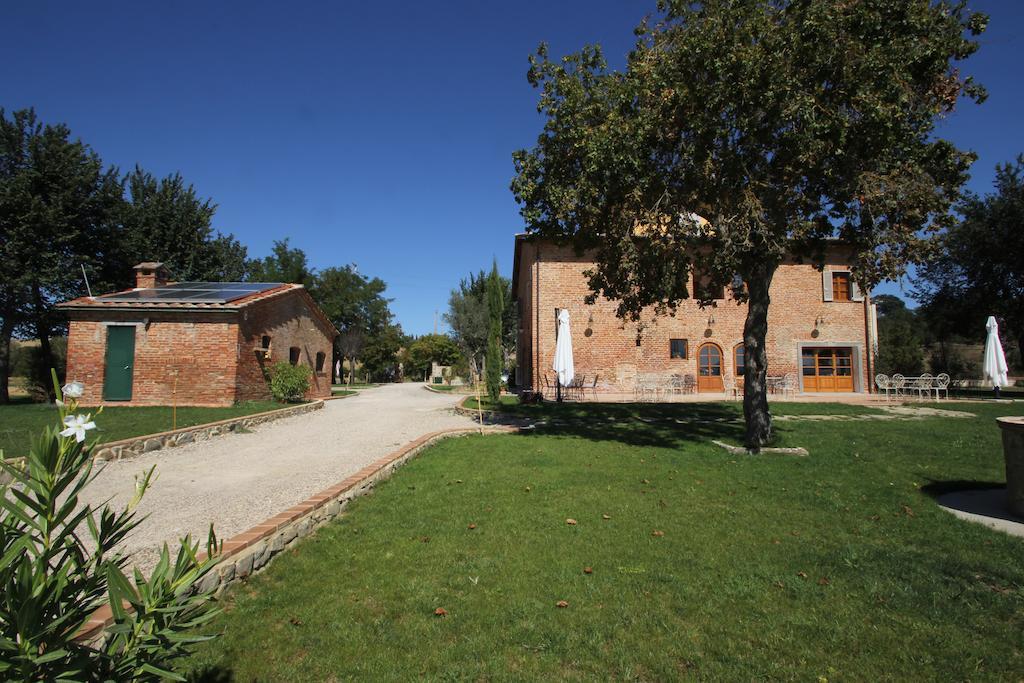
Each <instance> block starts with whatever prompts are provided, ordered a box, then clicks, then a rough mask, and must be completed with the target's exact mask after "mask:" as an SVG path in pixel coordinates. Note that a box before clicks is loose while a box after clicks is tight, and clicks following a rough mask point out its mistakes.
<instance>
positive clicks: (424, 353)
mask: <svg viewBox="0 0 1024 683" xmlns="http://www.w3.org/2000/svg"><path fill="white" fill-rule="evenodd" d="M459 358H460V353H459V347H458V345H457V344H456V343H455V342H454V341H453V340H452V338H451V337H449V336H447V335H444V334H425V335H423V336H422V337H417V338H416V339H413V340H411V341H410V342H409V344H408V346H406V348H405V353H404V354H403V362H404V364H405V372H406V374H407V375H409V376H411V377H420V376H423V375H426V374H427V373H428V372H429V371H430V364H431V363H437V364H438V365H455V364H456V363H458V362H459Z"/></svg>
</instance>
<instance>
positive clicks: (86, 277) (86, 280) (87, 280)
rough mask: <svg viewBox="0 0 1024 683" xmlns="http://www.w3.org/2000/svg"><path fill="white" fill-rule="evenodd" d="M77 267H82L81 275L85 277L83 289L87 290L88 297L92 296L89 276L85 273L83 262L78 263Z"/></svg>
mask: <svg viewBox="0 0 1024 683" xmlns="http://www.w3.org/2000/svg"><path fill="white" fill-rule="evenodd" d="M78 265H79V267H81V269H82V277H83V278H85V291H87V292H89V298H90V299H91V298H92V287H90V286H89V276H88V275H86V274H85V264H84V263H79V264H78Z"/></svg>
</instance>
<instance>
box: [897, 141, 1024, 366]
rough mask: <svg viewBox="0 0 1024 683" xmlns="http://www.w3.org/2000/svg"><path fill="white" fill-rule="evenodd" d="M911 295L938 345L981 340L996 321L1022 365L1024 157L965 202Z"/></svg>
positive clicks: (1000, 169) (1004, 167) (1005, 166)
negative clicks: (963, 337)
mask: <svg viewBox="0 0 1024 683" xmlns="http://www.w3.org/2000/svg"><path fill="white" fill-rule="evenodd" d="M959 210H960V214H961V215H962V217H963V220H962V221H960V222H959V223H957V224H956V225H954V226H952V227H951V228H950V229H949V230H948V231H947V232H946V233H945V234H944V235H943V236H942V238H941V240H940V242H939V250H938V254H937V255H936V257H935V258H934V259H933V260H931V261H930V262H929V263H928V264H927V265H926V266H925V267H924V268H923V269H921V270H920V272H919V277H918V280H917V285H918V286H917V290H916V292H915V294H916V296H917V297H918V299H919V300H920V301H921V302H922V308H923V312H924V315H925V316H926V317H927V319H928V320H929V322H930V323H931V325H932V326H933V327H934V328H935V333H936V335H937V336H938V337H939V338H940V339H947V338H949V337H952V336H956V335H966V336H967V337H968V338H973V339H981V338H983V337H984V333H985V319H986V317H988V316H990V315H995V316H996V317H997V319H998V320H999V322H1000V323H1001V325H1002V326H1001V328H1000V331H1001V332H1005V333H1008V335H1009V336H1011V337H1012V338H1013V339H1014V340H1015V341H1016V343H1017V351H1018V354H1019V357H1020V359H1021V362H1022V363H1024V156H1018V157H1017V159H1016V161H1015V162H1014V163H1009V164H1003V165H1000V166H998V167H997V168H996V179H995V190H994V192H993V193H991V194H989V195H986V196H984V197H979V196H977V195H969V196H967V197H966V198H965V199H964V201H963V202H962V204H961V205H960V207H959Z"/></svg>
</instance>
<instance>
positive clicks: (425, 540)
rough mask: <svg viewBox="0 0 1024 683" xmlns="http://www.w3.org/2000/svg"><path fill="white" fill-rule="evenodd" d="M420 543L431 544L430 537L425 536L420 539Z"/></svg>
mask: <svg viewBox="0 0 1024 683" xmlns="http://www.w3.org/2000/svg"><path fill="white" fill-rule="evenodd" d="M420 541H422V542H423V543H430V536H424V537H423V538H421V539H420Z"/></svg>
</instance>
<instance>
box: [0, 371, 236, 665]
mask: <svg viewBox="0 0 1024 683" xmlns="http://www.w3.org/2000/svg"><path fill="white" fill-rule="evenodd" d="M53 378H54V390H55V394H56V395H57V396H58V397H61V396H62V393H61V391H60V389H59V387H58V386H57V382H56V373H53ZM65 389H66V391H65V392H64V394H63V397H64V398H65V399H66V400H67V403H66V404H65V403H61V402H59V401H58V404H57V406H58V411H57V415H55V417H59V420H58V421H56V422H55V425H54V426H50V427H46V428H45V429H44V430H43V432H42V434H41V435H40V436H39V438H38V439H36V441H35V443H34V444H33V446H32V449H31V450H30V451H29V454H28V456H27V457H26V458H25V460H24V462H23V463H22V464H21V465H19V466H15V465H14V464H13V463H11V462H6V461H4V460H3V454H2V453H0V468H2V474H4V475H6V477H8V478H9V479H10V480H11V481H10V483H8V484H4V485H2V486H0V586H2V590H3V593H2V595H0V678H3V680H23V681H29V680H32V681H37V680H47V681H51V680H118V681H156V680H161V679H163V678H173V679H177V680H184V679H182V678H181V677H180V676H177V675H176V674H174V673H173V672H172V671H171V670H170V663H171V662H172V661H173V660H175V659H177V658H178V657H181V656H183V655H185V654H187V653H188V650H189V649H190V646H191V645H192V644H194V643H197V642H200V641H204V640H208V639H209V637H208V636H202V635H196V634H195V633H193V632H192V630H193V629H195V628H197V627H198V626H200V625H202V624H204V623H205V622H207V621H208V620H209V619H211V618H212V617H213V616H214V615H215V614H216V612H217V610H216V609H215V608H214V606H213V604H212V603H211V601H210V593H209V592H206V591H199V590H197V589H196V588H195V586H196V585H197V584H198V582H199V581H200V580H201V579H203V577H204V576H206V575H207V574H208V573H209V572H210V571H211V570H212V569H213V567H214V565H215V564H216V562H217V544H216V538H215V537H214V535H213V528H212V527H211V528H210V536H209V539H208V541H207V546H206V549H207V558H206V559H202V560H200V559H199V544H198V543H193V542H192V541H191V539H190V537H188V536H186V537H185V538H183V539H182V540H181V545H180V548H179V550H178V552H177V555H176V557H174V558H172V557H171V554H170V552H169V550H168V548H167V545H166V544H164V547H163V550H162V551H161V554H160V561H159V563H158V564H157V566H156V568H155V569H154V570H153V572H152V574H151V575H150V577H149V579H146V578H145V577H143V575H142V574H141V573H140V572H139V571H138V570H135V571H134V575H133V579H132V580H129V579H128V578H127V577H126V576H125V573H124V572H125V569H126V566H127V564H128V561H129V560H128V557H127V556H125V555H123V554H121V553H120V552H119V551H118V550H117V546H118V545H119V544H120V542H121V541H122V540H123V539H124V538H125V536H126V535H127V534H128V533H130V532H131V531H132V530H133V529H134V528H135V527H136V526H138V524H139V523H140V522H141V521H142V519H141V518H139V517H137V516H136V514H135V508H136V506H137V505H138V503H139V501H140V500H141V498H142V496H143V495H144V494H145V492H146V489H147V488H148V487H149V483H150V481H151V480H152V476H153V468H150V470H149V471H148V472H147V473H145V475H143V476H142V477H141V478H140V479H138V480H137V481H136V491H135V496H134V497H133V498H132V500H131V502H129V503H128V505H126V506H125V507H124V508H123V509H120V510H114V509H111V507H110V506H109V504H105V505H104V506H103V508H102V509H95V508H93V507H92V506H91V505H89V504H87V503H82V502H80V501H79V498H78V496H79V493H80V492H81V491H82V489H83V488H85V487H86V486H87V485H88V484H89V482H91V481H92V480H93V479H95V478H96V476H97V474H98V472H94V471H93V460H92V450H93V448H94V446H95V443H91V444H90V443H87V442H86V432H87V431H88V430H90V429H92V428H94V427H95V426H96V425H95V424H94V423H93V422H92V421H91V420H90V417H91V416H90V415H88V414H84V415H83V414H82V413H79V412H77V405H76V403H75V398H76V395H81V393H80V389H81V385H77V386H76V387H72V385H68V386H67V387H65ZM62 427H63V428H64V429H62ZM85 536H89V538H90V541H91V542H90V543H85V542H83V540H82V538H83V537H85ZM104 603H109V604H110V605H111V608H112V610H113V621H114V623H113V625H112V626H111V627H110V628H109V629H107V631H106V633H105V635H104V636H103V638H102V640H101V641H100V642H99V643H98V644H95V645H88V644H85V643H82V642H76V641H75V639H74V637H75V634H76V633H78V632H79V631H80V630H81V628H82V626H84V625H85V623H86V622H87V621H88V620H89V618H90V617H91V616H92V614H93V612H95V611H96V610H97V609H98V608H99V607H101V606H102V605H103V604H104ZM126 606H127V608H126Z"/></svg>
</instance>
